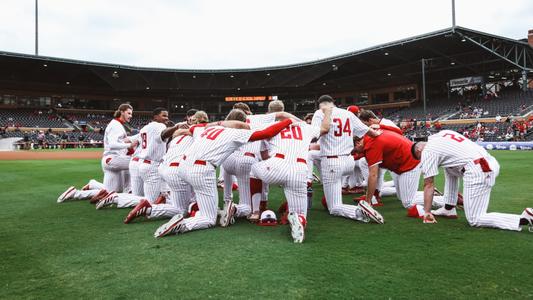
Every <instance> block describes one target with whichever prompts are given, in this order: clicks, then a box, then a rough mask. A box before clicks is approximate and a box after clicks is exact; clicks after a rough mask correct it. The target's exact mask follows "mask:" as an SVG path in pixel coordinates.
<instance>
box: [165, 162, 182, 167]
mask: <svg viewBox="0 0 533 300" xmlns="http://www.w3.org/2000/svg"><path fill="white" fill-rule="evenodd" d="M179 165H180V163H179V162H173V163H170V165H168V166H169V167H179Z"/></svg>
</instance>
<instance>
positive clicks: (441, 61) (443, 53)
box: [0, 27, 533, 97]
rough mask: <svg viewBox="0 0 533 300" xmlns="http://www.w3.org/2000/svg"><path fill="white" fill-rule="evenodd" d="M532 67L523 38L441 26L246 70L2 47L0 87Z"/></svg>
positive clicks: (236, 85) (341, 81)
mask: <svg viewBox="0 0 533 300" xmlns="http://www.w3.org/2000/svg"><path fill="white" fill-rule="evenodd" d="M422 59H424V60H425V61H426V64H425V65H426V67H425V72H426V76H427V80H428V82H429V83H430V84H431V83H445V82H446V81H448V80H449V79H452V78H460V77H466V76H487V77H488V76H489V75H492V76H491V77H493V78H495V79H498V76H500V77H501V76H508V77H509V78H518V77H520V76H521V73H522V71H525V72H529V73H531V72H532V71H533V48H532V47H531V46H530V45H529V44H528V43H527V42H525V41H522V40H514V39H510V38H506V37H501V36H496V35H493V34H488V33H484V32H479V31H475V30H471V29H467V28H463V27H453V28H447V29H443V30H439V31H435V32H430V33H427V34H423V35H419V36H415V37H410V38H407V39H403V40H398V41H394V42H390V43H386V44H382V45H378V46H374V47H370V48H367V49H362V50H358V51H354V52H350V53H345V54H341V55H337V56H333V57H329V58H325V59H321V60H317V61H311V62H304V63H297V64H291V65H284V66H272V67H264V68H249V69H220V70H205V69H202V70H191V69H163V68H146V67H136V66H126V65H116V64H107V63H97V62H87V61H79V60H70V59H62V58H54V57H45V56H34V55H27V54H20V53H10V52H0V66H1V68H0V88H2V89H16V90H20V89H22V90H37V91H56V92H68V93H93V94H106V95H111V94H112V95H122V96H127V95H144V96H154V97H155V96H178V97H179V96H185V97H191V96H199V97H209V96H211V97H212V96H230V95H265V94H275V95H314V94H318V93H323V92H328V93H334V92H343V91H354V90H361V91H364V90H368V89H374V88H380V87H387V86H395V85H403V84H411V83H418V82H420V80H421V72H422V71H421V70H422V68H421V66H422V64H421V60H422Z"/></svg>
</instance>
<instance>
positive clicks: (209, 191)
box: [178, 162, 218, 231]
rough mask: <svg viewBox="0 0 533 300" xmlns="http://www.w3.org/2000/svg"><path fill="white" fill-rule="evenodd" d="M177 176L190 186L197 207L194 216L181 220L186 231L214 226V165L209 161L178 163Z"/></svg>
mask: <svg viewBox="0 0 533 300" xmlns="http://www.w3.org/2000/svg"><path fill="white" fill-rule="evenodd" d="M178 176H179V177H180V178H181V179H183V180H184V181H185V182H187V183H188V184H190V185H191V186H192V189H193V191H194V194H195V197H196V203H197V204H198V209H199V210H198V212H197V213H196V215H195V216H194V217H192V218H186V219H184V220H183V224H185V227H186V228H187V231H191V230H198V229H205V228H210V227H213V226H215V224H216V221H217V212H218V192H217V178H216V171H215V167H214V166H212V165H210V164H209V163H206V165H201V164H194V163H191V162H185V163H180V166H179V167H178Z"/></svg>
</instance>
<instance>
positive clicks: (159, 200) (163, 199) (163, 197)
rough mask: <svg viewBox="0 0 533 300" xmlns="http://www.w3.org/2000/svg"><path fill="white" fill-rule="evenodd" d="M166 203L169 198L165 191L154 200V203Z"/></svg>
mask: <svg viewBox="0 0 533 300" xmlns="http://www.w3.org/2000/svg"><path fill="white" fill-rule="evenodd" d="M165 203H167V198H166V195H165V193H161V194H159V196H157V199H155V201H154V204H165Z"/></svg>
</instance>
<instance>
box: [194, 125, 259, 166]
mask: <svg viewBox="0 0 533 300" xmlns="http://www.w3.org/2000/svg"><path fill="white" fill-rule="evenodd" d="M196 131H197V130H196V129H195V130H194V134H195V135H196ZM252 134H253V131H252V130H244V129H233V128H224V127H221V126H213V127H209V128H206V129H205V130H204V131H203V132H202V133H201V134H200V135H199V136H198V138H195V139H194V142H193V143H192V145H191V146H190V147H189V149H188V151H186V153H185V156H186V160H187V161H188V162H191V163H194V161H196V160H203V161H207V162H209V163H210V164H212V165H214V166H220V164H222V163H223V162H224V160H225V159H226V158H227V157H228V156H229V155H231V154H232V153H233V151H235V150H236V149H237V148H239V147H240V146H242V145H243V144H244V143H246V142H248V140H249V139H250V136H251V135H252Z"/></svg>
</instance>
